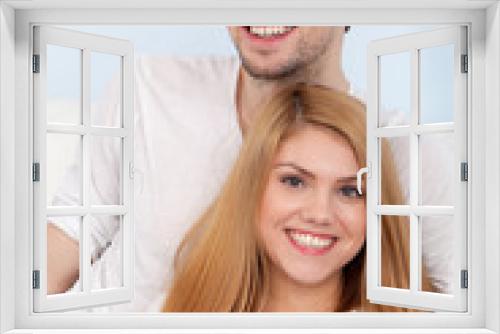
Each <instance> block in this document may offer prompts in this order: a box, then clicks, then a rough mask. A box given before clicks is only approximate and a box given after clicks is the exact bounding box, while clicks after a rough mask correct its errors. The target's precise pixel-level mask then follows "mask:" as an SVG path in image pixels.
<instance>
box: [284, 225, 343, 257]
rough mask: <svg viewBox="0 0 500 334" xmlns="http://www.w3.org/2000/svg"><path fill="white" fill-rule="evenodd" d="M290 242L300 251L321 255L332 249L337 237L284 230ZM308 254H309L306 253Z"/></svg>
mask: <svg viewBox="0 0 500 334" xmlns="http://www.w3.org/2000/svg"><path fill="white" fill-rule="evenodd" d="M285 232H286V234H287V235H288V238H289V239H290V242H291V243H292V244H293V245H294V246H296V247H297V248H299V249H300V250H301V251H306V252H307V251H308V250H310V251H312V252H313V253H315V254H318V255H319V254H322V253H324V252H326V251H327V250H329V249H330V248H332V247H333V245H334V244H335V242H336V241H337V240H338V237H336V236H333V235H329V234H319V233H312V232H308V231H304V230H297V229H287V230H285ZM307 253H309V252H307Z"/></svg>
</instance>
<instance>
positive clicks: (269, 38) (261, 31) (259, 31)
mask: <svg viewBox="0 0 500 334" xmlns="http://www.w3.org/2000/svg"><path fill="white" fill-rule="evenodd" d="M295 28H296V27H290V26H265V27H264V26H262V27H257V26H251V27H250V26H244V27H241V28H240V29H241V30H242V32H243V34H244V36H245V37H246V38H247V39H249V40H250V41H251V42H253V43H257V44H262V45H269V44H274V43H277V42H280V41H283V40H285V39H287V38H288V37H289V36H290V34H292V33H293V32H294V31H295Z"/></svg>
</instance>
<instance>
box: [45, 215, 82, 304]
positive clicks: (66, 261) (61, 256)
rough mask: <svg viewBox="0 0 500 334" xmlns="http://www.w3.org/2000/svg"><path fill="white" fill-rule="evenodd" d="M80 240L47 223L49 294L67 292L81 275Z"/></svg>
mask: <svg viewBox="0 0 500 334" xmlns="http://www.w3.org/2000/svg"><path fill="white" fill-rule="evenodd" d="M79 254H80V250H79V245H78V242H77V241H76V240H74V239H72V238H71V237H69V236H68V235H67V234H66V233H64V232H63V231H62V230H61V229H60V228H58V227H56V226H55V225H54V224H52V223H49V224H47V269H48V270H47V294H49V295H50V294H55V293H63V292H66V291H67V290H68V289H69V288H71V286H73V284H74V283H75V281H76V280H77V279H78V276H79V263H80V260H79Z"/></svg>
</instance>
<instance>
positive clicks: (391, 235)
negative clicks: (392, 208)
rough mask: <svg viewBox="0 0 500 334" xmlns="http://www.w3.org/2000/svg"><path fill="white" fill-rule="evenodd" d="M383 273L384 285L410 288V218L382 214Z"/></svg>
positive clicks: (382, 283) (382, 284)
mask: <svg viewBox="0 0 500 334" xmlns="http://www.w3.org/2000/svg"><path fill="white" fill-rule="evenodd" d="M380 227H381V228H380V238H381V242H380V244H381V247H382V250H381V252H382V253H381V266H382V267H381V275H382V277H381V278H380V279H381V282H380V285H381V286H384V287H391V288H398V289H409V288H410V218H409V217H407V216H381V217H380Z"/></svg>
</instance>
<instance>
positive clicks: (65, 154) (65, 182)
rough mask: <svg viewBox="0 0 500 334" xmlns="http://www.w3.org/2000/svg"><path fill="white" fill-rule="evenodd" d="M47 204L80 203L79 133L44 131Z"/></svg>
mask: <svg viewBox="0 0 500 334" xmlns="http://www.w3.org/2000/svg"><path fill="white" fill-rule="evenodd" d="M47 205H48V206H75V205H82V136H80V135H68V134H59V133H48V134H47Z"/></svg>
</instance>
